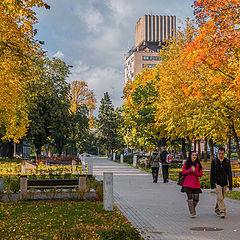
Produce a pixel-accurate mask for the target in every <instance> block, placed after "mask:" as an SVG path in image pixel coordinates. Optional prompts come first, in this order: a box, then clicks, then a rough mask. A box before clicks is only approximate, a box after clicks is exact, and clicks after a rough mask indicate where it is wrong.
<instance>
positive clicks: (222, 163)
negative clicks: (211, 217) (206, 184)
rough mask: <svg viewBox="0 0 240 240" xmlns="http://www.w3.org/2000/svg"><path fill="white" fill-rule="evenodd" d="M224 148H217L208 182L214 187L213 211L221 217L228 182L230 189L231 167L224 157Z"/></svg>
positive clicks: (224, 210)
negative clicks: (214, 202)
mask: <svg viewBox="0 0 240 240" xmlns="http://www.w3.org/2000/svg"><path fill="white" fill-rule="evenodd" d="M224 155H225V149H224V148H222V147H220V148H219V149H218V157H217V158H216V159H214V160H213V161H212V163H211V174H210V182H211V188H212V189H214V188H215V189H216V195H217V203H216V206H215V213H216V215H217V216H219V217H221V218H225V217H226V206H225V204H224V198H225V196H226V188H227V185H228V183H229V190H232V169H231V163H230V160H229V159H227V158H225V157H224Z"/></svg>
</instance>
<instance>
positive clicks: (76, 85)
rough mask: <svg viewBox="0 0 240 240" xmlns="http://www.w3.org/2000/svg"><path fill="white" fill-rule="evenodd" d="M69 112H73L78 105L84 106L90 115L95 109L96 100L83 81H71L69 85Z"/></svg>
mask: <svg viewBox="0 0 240 240" xmlns="http://www.w3.org/2000/svg"><path fill="white" fill-rule="evenodd" d="M71 99H72V106H71V110H72V111H73V112H75V111H76V110H77V108H78V107H79V106H80V105H85V106H86V108H87V109H88V111H89V113H90V114H91V113H92V112H93V110H94V109H95V107H96V102H97V100H96V98H95V95H94V93H93V91H92V90H90V89H89V88H88V85H87V83H85V82H84V81H73V82H72V83H71Z"/></svg>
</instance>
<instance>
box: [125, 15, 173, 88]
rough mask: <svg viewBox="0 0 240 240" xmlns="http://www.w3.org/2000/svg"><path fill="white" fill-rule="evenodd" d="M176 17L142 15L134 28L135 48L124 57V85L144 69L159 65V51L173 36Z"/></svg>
mask: <svg viewBox="0 0 240 240" xmlns="http://www.w3.org/2000/svg"><path fill="white" fill-rule="evenodd" d="M175 32H176V16H154V15H144V16H143V17H142V18H140V19H139V20H138V22H137V24H136V27H135V46H134V48H133V49H132V50H130V51H129V52H128V54H126V55H125V61H124V71H125V83H126V82H127V81H129V80H131V81H132V80H133V79H134V78H135V77H136V75H137V74H138V73H141V71H142V69H144V68H152V67H155V66H156V65H157V64H159V63H161V59H159V51H160V49H161V47H162V45H163V44H164V43H165V41H166V40H168V39H170V38H171V37H173V36H174V35H175Z"/></svg>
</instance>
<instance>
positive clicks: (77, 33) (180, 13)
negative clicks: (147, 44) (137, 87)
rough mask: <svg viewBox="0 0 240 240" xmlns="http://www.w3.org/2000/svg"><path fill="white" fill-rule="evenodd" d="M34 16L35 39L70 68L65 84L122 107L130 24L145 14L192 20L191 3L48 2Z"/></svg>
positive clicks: (138, 0) (131, 39) (178, 0)
mask: <svg viewBox="0 0 240 240" xmlns="http://www.w3.org/2000/svg"><path fill="white" fill-rule="evenodd" d="M47 3H49V5H50V6H51V9H50V11H48V10H45V9H41V10H38V11H37V13H38V14H37V17H38V19H39V24H38V25H37V29H38V35H37V38H38V39H39V40H44V41H45V45H44V50H47V51H48V56H49V57H53V56H54V57H59V58H60V59H62V60H63V61H65V62H66V63H67V64H69V65H72V66H73V68H72V69H71V70H72V74H71V75H70V77H69V79H68V80H69V81H73V80H79V81H81V80H84V81H86V82H87V83H88V85H89V88H90V89H93V90H94V93H95V95H96V98H97V100H98V102H99V101H100V99H101V98H102V97H103V94H104V92H106V91H108V92H109V94H110V96H111V99H112V101H113V104H114V106H121V105H122V99H121V96H122V95H123V94H122V92H123V87H124V54H125V53H127V52H128V50H129V49H130V48H131V47H133V46H134V30H135V24H136V22H137V21H138V19H139V18H141V17H142V16H143V15H145V14H153V15H175V16H177V25H178V26H179V25H181V22H184V20H185V19H186V18H187V17H190V18H193V15H192V8H191V5H192V4H193V0H147V1H146V0H51V1H50V0H47Z"/></svg>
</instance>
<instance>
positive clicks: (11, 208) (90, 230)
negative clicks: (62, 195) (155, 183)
mask: <svg viewBox="0 0 240 240" xmlns="http://www.w3.org/2000/svg"><path fill="white" fill-rule="evenodd" d="M0 206H1V209H0V239H8V240H10V239H14V240H15V239H24V240H27V239H34V240H35V239H38V240H40V239H42V240H43V239H44V240H47V239H58V240H66V239H81V240H82V239H89V240H90V239H106V240H111V239H119V240H123V239H126V240H127V239H128V240H135V239H142V238H141V237H140V236H139V234H138V232H137V231H136V230H135V229H134V228H133V227H132V226H131V224H130V223H129V222H128V221H127V219H126V218H125V217H124V216H123V215H122V214H121V213H120V211H119V210H117V209H116V208H115V210H114V211H113V212H108V211H104V210H103V205H102V203H100V202H95V203H93V202H74V201H29V202H20V201H19V202H0Z"/></svg>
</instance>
